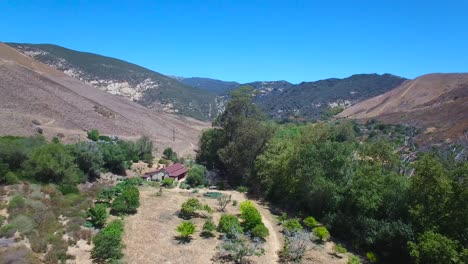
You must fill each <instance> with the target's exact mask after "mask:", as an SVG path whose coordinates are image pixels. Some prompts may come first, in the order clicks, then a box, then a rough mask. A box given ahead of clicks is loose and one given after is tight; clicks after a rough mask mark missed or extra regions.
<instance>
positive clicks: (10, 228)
mask: <svg viewBox="0 0 468 264" xmlns="http://www.w3.org/2000/svg"><path fill="white" fill-rule="evenodd" d="M15 232H16V226H15V225H14V224H6V225H4V226H2V227H1V228H0V237H12V236H14V235H15Z"/></svg>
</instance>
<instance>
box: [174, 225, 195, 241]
mask: <svg viewBox="0 0 468 264" xmlns="http://www.w3.org/2000/svg"><path fill="white" fill-rule="evenodd" d="M195 229H196V227H195V224H194V223H192V222H191V221H184V222H182V223H181V224H180V225H178V226H177V228H176V231H177V232H179V237H180V238H182V239H184V240H189V239H190V236H191V235H193V234H194V233H195Z"/></svg>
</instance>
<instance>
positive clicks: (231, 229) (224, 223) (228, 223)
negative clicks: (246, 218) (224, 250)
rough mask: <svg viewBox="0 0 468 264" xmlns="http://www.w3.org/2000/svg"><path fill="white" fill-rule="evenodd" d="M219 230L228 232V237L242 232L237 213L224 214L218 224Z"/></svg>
mask: <svg viewBox="0 0 468 264" xmlns="http://www.w3.org/2000/svg"><path fill="white" fill-rule="evenodd" d="M218 232H220V233H224V234H226V236H228V237H232V236H233V235H234V234H235V233H242V232H243V230H242V227H241V225H240V223H239V219H237V217H236V216H235V215H231V214H223V215H221V219H220V220H219V224H218Z"/></svg>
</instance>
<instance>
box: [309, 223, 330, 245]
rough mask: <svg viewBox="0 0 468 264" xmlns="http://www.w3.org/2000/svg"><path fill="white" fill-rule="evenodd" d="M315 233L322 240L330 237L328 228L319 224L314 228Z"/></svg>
mask: <svg viewBox="0 0 468 264" xmlns="http://www.w3.org/2000/svg"><path fill="white" fill-rule="evenodd" d="M313 231H314V235H315V236H316V237H318V239H319V240H320V241H322V242H325V241H327V240H328V239H329V238H330V233H329V232H328V230H327V228H325V227H324V226H319V227H316V228H314V229H313Z"/></svg>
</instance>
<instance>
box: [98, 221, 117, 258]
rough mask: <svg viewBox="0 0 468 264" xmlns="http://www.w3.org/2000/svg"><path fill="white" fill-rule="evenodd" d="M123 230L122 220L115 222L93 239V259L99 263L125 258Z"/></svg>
mask: <svg viewBox="0 0 468 264" xmlns="http://www.w3.org/2000/svg"><path fill="white" fill-rule="evenodd" d="M123 228H124V225H123V222H122V221H121V220H114V221H112V222H110V223H109V224H108V225H107V226H106V227H105V228H104V229H103V230H101V231H100V232H99V233H97V235H96V236H95V237H94V238H93V243H94V248H93V250H92V251H91V256H92V258H93V259H95V260H96V261H97V262H111V261H115V260H118V259H120V258H121V257H122V256H123V253H122V248H123V244H122V234H123Z"/></svg>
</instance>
